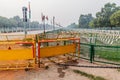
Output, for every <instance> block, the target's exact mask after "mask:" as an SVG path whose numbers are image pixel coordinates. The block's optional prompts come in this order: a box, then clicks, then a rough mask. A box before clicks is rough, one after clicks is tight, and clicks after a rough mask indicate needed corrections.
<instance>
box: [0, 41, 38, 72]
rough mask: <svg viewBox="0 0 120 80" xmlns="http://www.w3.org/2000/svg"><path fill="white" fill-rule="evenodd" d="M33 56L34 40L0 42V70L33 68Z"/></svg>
mask: <svg viewBox="0 0 120 80" xmlns="http://www.w3.org/2000/svg"><path fill="white" fill-rule="evenodd" d="M35 56H36V55H35V43H34V42H27V41H26V42H23V41H19V42H13V41H11V42H9V41H3V42H0V70H11V69H31V68H34V67H35V58H36V57H35Z"/></svg>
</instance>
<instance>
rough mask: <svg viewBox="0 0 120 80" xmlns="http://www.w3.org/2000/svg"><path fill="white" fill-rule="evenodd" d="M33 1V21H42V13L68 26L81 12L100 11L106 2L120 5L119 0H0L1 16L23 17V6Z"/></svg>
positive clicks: (76, 20) (75, 20) (93, 12)
mask: <svg viewBox="0 0 120 80" xmlns="http://www.w3.org/2000/svg"><path fill="white" fill-rule="evenodd" d="M28 1H30V2H31V11H32V19H31V20H32V21H33V20H35V21H39V22H41V13H43V14H45V15H48V17H49V20H52V17H53V16H55V18H56V22H57V23H60V24H61V25H63V26H67V25H69V24H71V23H73V22H76V23H77V22H78V19H79V16H80V14H88V13H92V14H93V16H95V13H96V12H98V11H100V9H101V8H102V7H103V6H104V4H106V3H108V2H111V3H113V2H114V3H116V4H117V6H120V1H119V0H0V16H4V17H8V18H10V17H13V16H15V15H19V16H20V17H21V18H22V7H23V6H27V7H28Z"/></svg>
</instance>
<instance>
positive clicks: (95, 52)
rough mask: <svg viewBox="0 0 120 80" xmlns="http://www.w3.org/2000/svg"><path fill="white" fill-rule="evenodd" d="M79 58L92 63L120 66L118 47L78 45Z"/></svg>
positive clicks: (119, 50)
mask: <svg viewBox="0 0 120 80" xmlns="http://www.w3.org/2000/svg"><path fill="white" fill-rule="evenodd" d="M80 46H81V47H80V54H81V58H83V59H86V60H89V61H90V62H91V63H92V62H101V63H107V64H114V65H120V46H107V45H95V44H87V43H80Z"/></svg>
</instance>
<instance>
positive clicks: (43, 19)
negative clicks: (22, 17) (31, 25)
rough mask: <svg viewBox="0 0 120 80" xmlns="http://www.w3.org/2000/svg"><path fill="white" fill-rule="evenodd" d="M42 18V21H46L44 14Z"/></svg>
mask: <svg viewBox="0 0 120 80" xmlns="http://www.w3.org/2000/svg"><path fill="white" fill-rule="evenodd" d="M41 18H42V21H45V15H43V13H41Z"/></svg>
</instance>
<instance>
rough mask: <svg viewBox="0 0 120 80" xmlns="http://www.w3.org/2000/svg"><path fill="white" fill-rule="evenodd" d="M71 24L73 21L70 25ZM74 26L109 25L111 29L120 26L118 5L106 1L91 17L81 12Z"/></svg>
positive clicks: (119, 8)
mask: <svg viewBox="0 0 120 80" xmlns="http://www.w3.org/2000/svg"><path fill="white" fill-rule="evenodd" d="M73 24H75V23H72V24H71V25H73ZM71 25H69V26H71ZM76 27H79V28H89V27H93V28H96V27H97V28H98V27H99V28H102V27H110V28H111V29H112V28H113V27H120V6H117V5H116V4H115V3H107V4H105V5H104V7H103V8H101V10H100V11H99V12H97V13H96V17H93V16H92V14H85V15H84V14H81V15H80V17H79V20H78V25H77V26H76Z"/></svg>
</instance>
